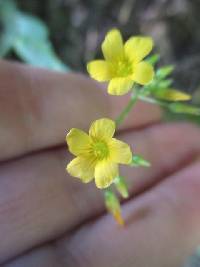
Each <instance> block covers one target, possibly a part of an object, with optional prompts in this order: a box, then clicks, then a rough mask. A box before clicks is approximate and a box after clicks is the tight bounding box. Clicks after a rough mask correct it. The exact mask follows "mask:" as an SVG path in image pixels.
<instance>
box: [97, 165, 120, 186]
mask: <svg viewBox="0 0 200 267" xmlns="http://www.w3.org/2000/svg"><path fill="white" fill-rule="evenodd" d="M118 175H119V170H118V165H117V164H116V163H113V162H110V161H108V160H104V161H101V162H99V163H97V165H96V167H95V174H94V176H95V183H96V186H97V187H98V188H106V187H108V186H109V185H111V183H112V182H113V180H114V179H115V177H117V176H118Z"/></svg>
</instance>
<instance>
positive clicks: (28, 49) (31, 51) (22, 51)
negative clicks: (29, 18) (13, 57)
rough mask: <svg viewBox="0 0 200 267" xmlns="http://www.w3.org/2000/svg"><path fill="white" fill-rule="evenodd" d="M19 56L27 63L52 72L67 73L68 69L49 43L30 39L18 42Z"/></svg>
mask: <svg viewBox="0 0 200 267" xmlns="http://www.w3.org/2000/svg"><path fill="white" fill-rule="evenodd" d="M14 48H15V51H16V53H17V55H18V56H19V57H20V58H21V59H23V60H24V61H25V62H27V63H29V64H31V65H33V66H38V67H44V68H45V67H46V68H48V69H52V70H58V71H67V70H68V68H67V67H66V66H65V65H64V64H63V63H62V62H61V61H60V60H59V59H58V58H57V56H56V55H55V53H54V51H53V48H52V46H51V44H50V43H49V42H47V41H46V42H38V41H37V39H36V40H30V39H29V38H26V37H24V38H22V37H20V38H19V39H17V40H16V42H15V44H14Z"/></svg>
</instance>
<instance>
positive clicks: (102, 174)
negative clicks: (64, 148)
mask: <svg viewBox="0 0 200 267" xmlns="http://www.w3.org/2000/svg"><path fill="white" fill-rule="evenodd" d="M114 132H115V122H114V121H112V120H110V119H106V118H103V119H99V120H96V121H94V122H93V123H92V125H91V127H90V129H89V135H88V134H86V133H85V132H83V131H81V130H79V129H76V128H73V129H71V130H70V132H69V133H68V135H67V136H66V141H67V144H68V147H69V151H70V152H71V153H72V154H73V155H75V156H76V158H75V159H73V160H72V161H71V162H70V163H69V164H68V165H67V171H68V172H69V174H70V175H72V176H74V177H77V178H80V179H81V180H82V181H83V182H84V183H88V182H90V181H91V180H92V179H95V183H96V186H97V187H98V188H106V187H108V186H109V185H110V184H111V183H112V182H113V180H114V179H115V177H117V176H118V175H119V171H118V164H119V163H121V164H130V163H131V160H132V152H131V150H130V147H129V146H128V145H127V144H126V143H124V142H122V141H119V140H117V139H115V138H113V135H114Z"/></svg>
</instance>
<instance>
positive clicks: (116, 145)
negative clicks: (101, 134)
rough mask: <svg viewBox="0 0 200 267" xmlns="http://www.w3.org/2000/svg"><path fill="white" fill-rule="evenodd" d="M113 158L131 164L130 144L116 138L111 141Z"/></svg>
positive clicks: (118, 161)
mask: <svg viewBox="0 0 200 267" xmlns="http://www.w3.org/2000/svg"><path fill="white" fill-rule="evenodd" d="M109 150H110V157H111V160H112V161H114V162H116V163H121V164H129V163H131V161H132V152H131V149H130V146H129V145H128V144H126V143H124V142H122V141H119V140H117V139H115V138H112V140H111V141H110V143H109Z"/></svg>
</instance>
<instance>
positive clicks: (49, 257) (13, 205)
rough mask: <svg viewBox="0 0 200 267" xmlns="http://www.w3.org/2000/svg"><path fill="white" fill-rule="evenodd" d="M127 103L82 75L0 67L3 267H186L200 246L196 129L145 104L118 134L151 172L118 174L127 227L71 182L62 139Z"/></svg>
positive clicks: (95, 193)
mask: <svg viewBox="0 0 200 267" xmlns="http://www.w3.org/2000/svg"><path fill="white" fill-rule="evenodd" d="M127 100H128V96H125V97H111V96H108V95H107V94H106V91H105V90H102V89H101V88H100V87H99V86H98V85H97V84H96V83H94V82H93V81H91V80H89V79H88V78H86V77H83V76H81V75H79V74H60V73H54V72H49V71H46V70H40V69H34V68H31V67H27V66H23V65H20V64H16V63H8V62H5V61H1V62H0V121H1V134H0V150H1V154H0V160H1V163H0V239H1V242H0V266H1V267H27V266H28V267H65V266H66V267H86V266H87V267H133V266H134V267H181V266H182V265H183V262H184V261H185V260H186V258H187V257H188V256H190V255H191V254H192V253H193V252H194V250H195V248H196V247H197V245H198V244H200V226H199V225H200V208H199V202H200V163H199V155H200V142H199V140H200V129H198V128H197V127H195V126H193V125H189V124H183V123H182V124H180V123H177V124H163V123H161V121H160V118H161V112H160V110H159V109H158V108H157V107H155V106H152V105H147V104H144V103H139V104H137V106H136V107H135V108H134V110H133V111H132V112H131V114H130V115H129V118H128V119H127V120H126V122H125V123H124V124H123V126H122V127H121V129H120V131H119V132H118V133H117V135H118V138H120V139H122V140H125V141H126V142H127V143H129V144H130V145H131V147H132V149H133V151H134V152H135V153H137V154H141V155H143V156H144V157H145V158H146V159H147V160H149V161H150V162H151V163H152V167H151V168H148V169H144V168H137V169H136V168H129V167H126V168H122V170H121V171H122V173H123V174H124V175H125V176H126V177H128V178H127V179H128V183H129V188H130V198H129V199H128V200H127V201H126V202H124V203H123V205H122V209H123V216H124V219H125V222H126V226H125V227H124V228H121V227H119V226H118V225H116V223H115V222H114V220H113V218H112V217H111V216H110V215H109V214H107V213H106V212H105V210H104V203H103V200H102V194H101V192H100V191H99V190H97V189H96V188H95V186H94V183H90V184H87V185H85V184H82V183H81V182H80V181H79V180H78V179H76V178H72V177H70V176H69V175H68V174H67V173H66V171H65V166H66V164H67V162H69V160H70V159H71V156H70V154H69V153H68V151H67V147H66V144H65V141H64V140H65V135H66V132H67V131H68V130H69V129H70V128H72V127H77V128H81V129H85V130H86V129H87V128H88V126H89V124H90V123H91V122H92V121H93V120H95V119H98V118H101V117H111V118H115V117H116V115H117V114H118V113H119V112H120V110H121V109H122V108H123V106H124V105H125V103H126V102H127Z"/></svg>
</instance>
